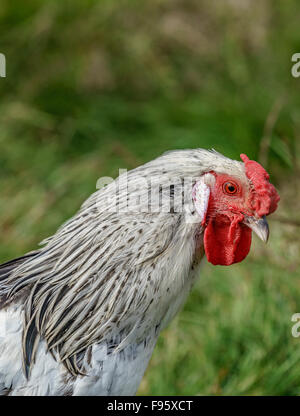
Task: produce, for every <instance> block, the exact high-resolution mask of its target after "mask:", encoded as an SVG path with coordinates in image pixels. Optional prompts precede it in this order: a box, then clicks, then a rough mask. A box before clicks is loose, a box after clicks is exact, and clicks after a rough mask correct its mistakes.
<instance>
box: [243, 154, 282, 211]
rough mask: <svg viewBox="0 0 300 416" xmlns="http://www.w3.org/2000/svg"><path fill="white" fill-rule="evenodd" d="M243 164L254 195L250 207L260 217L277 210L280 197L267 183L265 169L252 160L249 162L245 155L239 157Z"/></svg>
mask: <svg viewBox="0 0 300 416" xmlns="http://www.w3.org/2000/svg"><path fill="white" fill-rule="evenodd" d="M240 157H241V159H242V161H243V162H244V163H245V169H246V175H247V178H248V179H249V180H250V181H251V183H252V185H253V187H254V189H255V193H254V194H253V198H252V206H253V208H254V209H255V211H256V213H257V214H258V215H259V216H260V217H262V216H263V215H268V214H271V213H272V212H274V211H275V210H276V209H277V204H278V202H279V200H280V197H279V195H278V193H277V191H276V189H275V187H274V186H273V185H272V184H271V183H270V182H269V178H270V176H269V174H268V172H266V171H265V169H264V168H263V167H262V166H261V165H260V164H259V163H257V162H255V161H254V160H250V159H249V158H248V156H247V155H245V154H241V155H240Z"/></svg>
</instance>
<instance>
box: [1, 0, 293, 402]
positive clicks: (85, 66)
mask: <svg viewBox="0 0 300 416" xmlns="http://www.w3.org/2000/svg"><path fill="white" fill-rule="evenodd" d="M299 21H300V6H299V1H298V0H281V1H279V0H278V1H276V2H275V1H272V0H264V1H261V2H253V1H251V0H226V1H225V0H224V1H220V0H214V1H211V0H149V1H148V0H131V1H129V0H127V1H123V0H119V1H113V0H102V1H94V0H85V1H84V0H80V1H79V0H72V1H58V0H52V1H47V2H45V1H42V0H26V2H21V1H19V2H18V1H16V2H12V1H9V0H1V3H0V52H1V53H4V54H5V55H6V60H7V68H6V71H7V77H6V78H0V189H1V192H0V261H2V262H4V261H5V260H8V259H9V258H12V257H14V256H18V255H21V254H23V253H24V252H26V251H29V250H32V249H34V248H35V247H36V245H37V244H38V242H39V241H41V240H42V239H44V238H45V237H47V236H48V235H51V234H53V233H54V232H55V231H56V229H57V227H58V226H59V225H60V224H61V223H62V222H63V221H65V220H66V219H68V218H69V217H70V216H71V215H73V214H74V213H75V212H76V210H77V209H78V208H79V206H80V205H81V203H82V202H83V201H84V200H85V198H86V197H88V196H89V194H90V193H91V192H93V191H94V190H95V189H96V181H97V179H98V178H99V177H101V176H103V175H105V176H113V177H115V176H117V174H118V169H119V168H128V169H131V168H133V167H135V166H137V165H139V164H142V163H144V162H146V161H148V160H151V159H152V158H154V157H156V156H158V155H160V154H161V153H162V152H164V151H166V150H170V149H177V148H191V147H204V148H215V149H216V150H218V151H220V152H222V153H224V154H226V155H227V156H229V157H232V158H239V154H240V153H242V152H244V153H247V154H248V156H249V157H251V158H255V159H256V160H259V161H260V162H262V163H263V164H264V166H265V167H266V168H267V169H268V170H269V171H270V173H271V178H272V181H273V182H274V183H275V184H276V186H277V187H278V189H279V191H280V194H281V198H282V200H281V204H280V209H279V210H278V211H277V213H276V214H275V215H274V216H273V218H272V219H271V220H270V225H271V238H270V242H269V244H268V245H267V246H265V245H264V244H263V243H261V242H260V241H258V239H256V238H255V239H254V241H253V244H252V250H251V254H250V255H249V256H248V258H247V259H246V260H245V261H244V262H243V263H241V264H238V265H234V266H231V267H228V268H226V267H220V266H218V267H214V266H212V265H210V264H206V265H205V266H204V268H203V270H202V275H201V279H200V280H199V282H198V283H197V285H196V287H195V289H194V291H193V292H192V294H191V295H190V297H189V300H188V302H187V304H186V305H185V308H184V310H183V311H182V312H181V313H180V315H179V316H178V317H177V318H176V319H175V321H174V322H173V323H172V324H171V325H170V326H169V328H168V329H167V330H165V331H164V332H163V333H162V335H161V337H160V339H159V342H158V346H157V348H156V349H155V352H154V355H153V357H152V360H151V362H150V365H149V368H148V370H147V372H146V375H145V377H144V379H143V381H142V384H141V386H140V389H139V392H138V393H139V394H143V395H152V394H153V395H163V394H167V395H177V394H180V395H185V394H191V395H195V394H206V395H214V394H217V395H232V394H247V395H253V394H257V395H260V394H267V395H283V394H285V395H294V394H297V395H298V394H299V393H300V339H299V338H293V337H292V335H291V328H292V325H293V323H292V322H291V316H292V314H293V313H296V312H300V276H299V254H300V253H299V238H300V237H299V235H300V234H299V230H300V228H299V226H300V214H299V211H300V196H299V195H300V194H299V191H300V185H299V172H300V169H299V163H300V137H299V136H300V78H293V77H292V75H291V67H292V62H291V56H292V55H293V54H294V53H296V52H300V32H299Z"/></svg>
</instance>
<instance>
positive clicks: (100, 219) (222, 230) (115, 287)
mask: <svg viewBox="0 0 300 416" xmlns="http://www.w3.org/2000/svg"><path fill="white" fill-rule="evenodd" d="M241 159H242V162H240V161H235V160H231V159H229V158H227V157H225V156H223V155H221V154H219V153H217V152H215V151H208V150H203V149H193V150H178V151H172V152H168V153H166V154H163V155H162V156H160V157H158V158H157V159H155V160H153V161H151V162H149V163H147V164H145V165H143V166H140V167H138V168H136V169H133V170H131V171H129V172H128V173H123V174H122V175H120V176H119V178H117V179H116V180H115V181H113V182H112V183H110V184H109V185H107V186H105V187H102V188H101V189H99V190H98V191H97V192H95V193H94V194H93V195H91V196H90V198H89V199H87V200H86V202H85V203H84V204H83V205H82V207H81V209H80V210H79V212H78V213H77V214H76V215H75V216H74V217H73V218H71V219H70V220H69V221H68V222H66V223H65V224H64V225H63V226H61V228H59V229H58V231H57V232H56V234H55V235H53V236H52V237H50V238H48V239H46V240H44V241H43V242H42V243H41V248H40V249H38V250H36V251H32V252H30V253H28V254H26V255H24V256H23V257H20V258H17V259H15V260H12V261H9V262H7V263H5V264H3V265H1V266H0V394H2V395H133V394H135V393H136V391H137V388H138V386H139V384H140V381H141V379H142V377H143V374H144V371H145V369H146V367H147V364H148V361H149V359H150V357H151V354H152V351H153V349H154V347H155V344H156V341H157V338H158V336H159V333H160V331H161V330H162V329H163V328H164V327H165V326H166V325H167V324H168V323H169V322H170V320H171V319H172V318H173V317H174V316H175V315H176V313H177V312H178V311H179V309H180V308H181V306H182V305H183V304H184V302H185V300H186V298H187V296H188V294H189V292H190V290H191V288H192V286H193V284H194V282H195V279H196V278H197V277H198V275H199V265H200V263H201V260H202V258H203V257H204V256H206V258H207V260H208V261H209V262H210V263H212V264H214V265H230V264H233V263H237V262H240V261H242V260H243V259H244V258H245V257H246V256H247V254H248V252H249V250H250V245H251V234H252V230H253V231H254V232H256V234H258V236H259V237H260V238H261V239H262V240H264V241H267V239H268V235H269V228H268V223H267V221H266V216H267V215H269V214H271V213H272V212H274V211H275V210H276V208H277V204H278V201H279V196H278V194H277V192H276V190H275V188H274V186H273V185H272V184H271V183H270V182H269V175H268V174H267V172H266V171H265V170H264V169H263V167H262V166H261V165H260V164H258V163H257V162H255V161H252V160H249V159H248V157H247V156H246V155H241Z"/></svg>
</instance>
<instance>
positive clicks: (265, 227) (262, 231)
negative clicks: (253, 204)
mask: <svg viewBox="0 0 300 416" xmlns="http://www.w3.org/2000/svg"><path fill="white" fill-rule="evenodd" d="M244 224H246V225H247V226H248V227H249V228H251V230H252V231H254V232H255V234H256V235H258V237H259V238H260V239H261V240H262V241H264V242H265V243H266V242H267V241H268V238H269V224H268V221H267V219H266V216H265V215H264V216H263V217H262V218H260V219H258V220H257V219H255V218H254V217H248V216H245V219H244Z"/></svg>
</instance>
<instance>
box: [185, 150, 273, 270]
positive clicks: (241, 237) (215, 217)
mask: <svg viewBox="0 0 300 416" xmlns="http://www.w3.org/2000/svg"><path fill="white" fill-rule="evenodd" d="M241 159H242V161H243V162H244V163H239V164H240V165H241V166H240V168H239V169H229V171H226V170H225V169H224V171H223V172H222V171H220V170H219V171H216V170H212V171H210V172H206V173H205V174H204V175H203V176H202V178H201V180H200V181H199V182H197V183H196V185H195V187H194V190H193V199H194V203H195V206H196V209H197V211H198V213H199V214H200V215H201V218H202V227H203V228H204V249H205V253H206V257H207V259H208V261H209V262H210V263H212V264H215V265H230V264H233V263H238V262H240V261H242V260H243V259H244V258H245V257H246V256H247V254H248V253H249V250H250V246H251V237H252V231H254V232H255V233H256V234H257V235H258V236H259V237H260V238H261V239H262V240H263V241H265V242H266V241H267V240H268V237H269V226H268V223H267V220H266V216H267V215H269V214H271V213H272V212H274V211H275V210H276V208H277V204H278V202H279V199H280V198H279V195H278V193H277V191H276V189H275V187H274V186H273V185H272V184H271V183H270V182H269V175H268V173H267V172H266V171H265V169H264V168H263V167H262V166H261V165H260V164H259V163H257V162H255V161H253V160H250V159H249V158H248V157H247V156H246V155H244V154H241Z"/></svg>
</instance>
